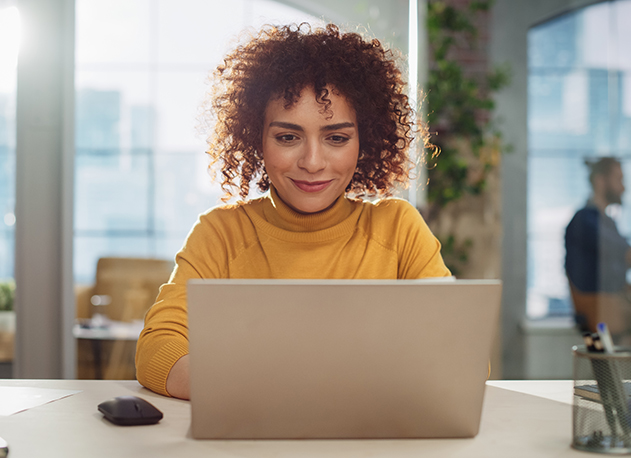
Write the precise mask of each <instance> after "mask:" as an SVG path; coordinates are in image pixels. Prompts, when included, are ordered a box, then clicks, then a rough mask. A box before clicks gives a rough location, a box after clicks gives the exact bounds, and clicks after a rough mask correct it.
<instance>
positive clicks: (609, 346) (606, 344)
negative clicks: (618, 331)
mask: <svg viewBox="0 0 631 458" xmlns="http://www.w3.org/2000/svg"><path fill="white" fill-rule="evenodd" d="M596 328H597V329H598V335H599V336H600V341H601V342H602V344H603V348H604V349H605V353H613V352H614V351H615V350H614V346H613V340H612V339H611V334H610V333H609V328H608V327H607V324H606V323H598V325H597V326H596Z"/></svg>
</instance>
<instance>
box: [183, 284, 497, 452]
mask: <svg viewBox="0 0 631 458" xmlns="http://www.w3.org/2000/svg"><path fill="white" fill-rule="evenodd" d="M500 294H501V283H500V282H499V281H494V280H488V281H477V280H476V281H468V280H457V281H451V282H448V281H447V282H446V281H444V280H437V281H428V280H413V281H412V280H193V281H190V282H189V285H188V307H189V340H190V354H191V404H192V434H193V437H195V438H199V439H202V438H217V439H246V438H267V439H273V438H416V437H428V438H429V437H472V436H474V435H475V434H477V432H478V428H479V422H480V416H481V409H482V401H483V395H484V387H485V380H486V378H487V374H488V361H489V357H490V351H491V342H492V340H493V338H494V336H495V333H496V332H497V323H498V317H499V308H500Z"/></svg>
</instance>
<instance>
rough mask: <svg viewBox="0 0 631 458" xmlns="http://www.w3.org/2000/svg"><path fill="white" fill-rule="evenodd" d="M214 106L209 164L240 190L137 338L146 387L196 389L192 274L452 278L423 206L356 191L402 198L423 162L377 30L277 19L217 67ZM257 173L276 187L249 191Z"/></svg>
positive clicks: (202, 230) (192, 248)
mask: <svg viewBox="0 0 631 458" xmlns="http://www.w3.org/2000/svg"><path fill="white" fill-rule="evenodd" d="M208 107H209V109H208V110H207V113H209V114H212V116H213V119H212V121H214V122H215V124H214V134H213V135H212V136H211V137H210V138H209V140H208V145H209V150H208V154H209V155H210V157H211V167H213V166H215V165H219V166H220V167H221V176H222V177H223V180H222V187H223V189H224V190H225V191H226V193H227V195H228V196H232V195H233V194H234V191H235V190H236V191H237V192H238V195H239V196H240V197H241V198H242V199H243V200H242V201H241V202H239V203H237V204H235V205H226V206H221V207H217V208H214V209H212V210H210V211H209V212H207V213H205V214H203V215H201V216H200V218H199V220H198V222H197V224H196V225H195V226H194V227H193V229H192V231H191V233H190V234H189V236H188V238H187V240H186V242H185V244H184V247H183V248H182V250H181V251H180V252H179V253H178V254H177V256H176V267H175V270H174V271H173V274H172V275H171V278H170V280H169V282H168V283H167V284H165V285H163V286H162V288H161V289H160V293H159V295H158V298H157V300H156V303H155V305H154V306H153V307H152V308H151V309H150V310H149V312H148V313H147V316H146V319H145V329H144V330H143V332H142V334H141V336H140V339H139V341H138V347H137V348H138V349H137V353H136V368H137V377H138V380H139V381H140V383H142V384H143V385H144V386H146V387H147V388H149V389H151V390H153V391H156V392H158V393H161V394H164V395H170V396H174V397H179V398H183V399H188V397H189V392H188V382H189V368H188V364H189V363H188V328H187V310H186V282H187V281H188V280H189V279H191V278H351V279H352V278H375V279H377V278H378V279H395V278H401V279H413V278H422V277H439V276H448V275H450V272H449V270H448V269H447V268H446V267H445V264H444V262H443V260H442V257H441V255H440V244H439V242H438V241H437V240H436V238H435V237H434V236H433V235H432V234H431V232H430V230H429V229H428V227H427V225H426V224H425V222H424V221H423V219H422V218H421V216H420V215H419V213H418V212H417V211H416V209H415V208H414V207H412V206H411V205H410V204H408V203H407V202H406V201H403V200H399V199H391V198H387V199H382V200H380V201H377V202H376V203H369V202H364V201H362V200H360V199H357V198H352V196H362V195H371V196H378V197H385V196H388V195H391V194H392V192H393V190H394V189H395V187H396V186H399V185H405V184H407V181H408V179H409V172H410V169H411V165H412V164H411V163H410V161H409V159H408V155H407V153H408V149H409V145H410V142H411V140H412V132H413V130H414V129H413V128H414V124H413V121H412V109H411V108H410V106H409V104H408V98H407V96H406V95H405V92H404V83H403V81H402V79H401V72H400V71H399V69H398V68H397V66H396V64H395V62H394V57H393V54H392V52H391V51H389V50H386V49H384V48H383V47H382V46H381V44H380V43H379V42H378V41H377V40H372V41H366V40H364V39H362V38H361V36H359V35H357V34H353V33H342V32H340V30H339V29H338V28H337V27H335V26H334V25H328V26H327V27H326V28H325V29H316V30H313V31H312V30H311V28H310V27H309V26H308V25H306V24H302V25H300V26H287V27H280V28H271V27H270V28H266V29H264V30H263V31H261V32H260V33H259V35H258V36H256V37H254V38H253V39H251V40H250V41H249V42H247V43H246V44H244V45H243V46H240V47H238V48H237V49H236V50H235V51H234V52H233V53H231V54H229V55H228V56H227V57H226V58H225V59H224V63H223V64H222V65H220V66H219V67H218V68H217V70H216V71H215V86H214V93H212V94H210V95H209V103H208ZM209 116H210V115H209ZM254 181H256V184H257V186H258V188H259V189H260V190H261V191H269V192H268V193H267V194H266V195H264V196H263V197H261V198H258V199H251V200H246V199H247V196H248V194H249V192H250V184H251V183H252V182H254Z"/></svg>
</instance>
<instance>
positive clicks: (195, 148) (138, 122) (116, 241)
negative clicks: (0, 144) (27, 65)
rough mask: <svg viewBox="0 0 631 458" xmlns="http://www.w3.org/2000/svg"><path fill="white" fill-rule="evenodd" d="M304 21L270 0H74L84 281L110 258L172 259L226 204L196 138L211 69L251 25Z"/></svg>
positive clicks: (78, 237) (78, 220)
mask: <svg viewBox="0 0 631 458" xmlns="http://www.w3.org/2000/svg"><path fill="white" fill-rule="evenodd" d="M302 21H309V22H311V23H316V22H317V20H316V19H315V18H314V17H312V16H309V15H307V14H305V13H302V12H300V11H298V10H296V9H294V8H290V7H288V6H285V5H282V4H280V3H277V2H273V1H268V0H233V1H230V2H221V1H218V0H216V1H210V0H159V1H156V0H137V1H133V2H129V1H126V0H107V1H105V0H101V1H95V0H77V2H76V70H75V87H76V113H75V119H76V125H75V143H76V158H75V168H76V170H75V221H74V231H75V232H74V276H75V281H76V282H78V283H90V282H91V281H92V279H93V277H94V272H95V268H96V262H97V260H98V258H100V257H102V256H116V255H119V256H136V257H158V258H165V259H172V258H173V256H174V254H175V253H176V252H177V251H178V250H179V248H180V247H181V245H182V242H183V241H184V239H185V237H186V234H187V233H188V231H189V230H190V228H191V227H192V225H193V223H194V222H195V220H196V219H197V215H198V214H199V213H201V212H203V211H205V210H206V209H208V208H210V207H212V206H214V205H216V204H218V203H219V198H220V197H221V190H220V189H219V185H213V184H212V183H211V181H210V177H209V176H208V174H207V173H206V164H207V162H206V155H205V154H204V153H203V152H204V149H205V141H204V138H203V137H202V136H198V135H197V134H196V131H195V127H196V124H197V122H196V112H197V108H198V106H199V105H200V103H201V100H202V96H203V93H204V91H205V90H206V89H207V86H206V85H205V81H206V78H207V76H208V75H209V72H211V71H212V70H214V68H215V67H216V66H217V64H218V63H219V62H220V59H221V57H222V56H223V55H224V54H225V52H226V51H228V50H230V49H231V46H232V44H234V41H235V40H236V37H237V35H238V34H239V33H240V32H241V31H242V30H243V29H245V28H247V27H250V26H253V27H255V28H259V27H260V26H261V25H263V24H265V23H288V22H302Z"/></svg>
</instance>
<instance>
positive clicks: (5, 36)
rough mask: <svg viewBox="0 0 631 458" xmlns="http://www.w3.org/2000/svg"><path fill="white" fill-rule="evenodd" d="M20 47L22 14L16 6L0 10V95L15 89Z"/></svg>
mask: <svg viewBox="0 0 631 458" xmlns="http://www.w3.org/2000/svg"><path fill="white" fill-rule="evenodd" d="M19 47H20V13H19V12H18V9H17V8H16V7H15V6H10V7H8V8H4V9H0V93H1V92H5V93H8V92H12V91H13V90H14V88H15V80H16V70H17V64H18V49H19Z"/></svg>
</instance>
